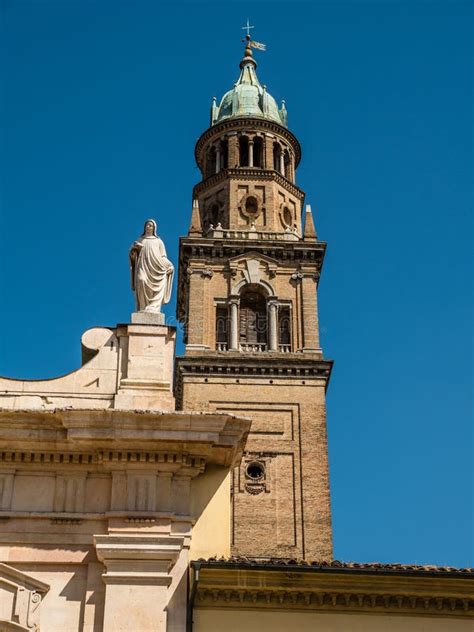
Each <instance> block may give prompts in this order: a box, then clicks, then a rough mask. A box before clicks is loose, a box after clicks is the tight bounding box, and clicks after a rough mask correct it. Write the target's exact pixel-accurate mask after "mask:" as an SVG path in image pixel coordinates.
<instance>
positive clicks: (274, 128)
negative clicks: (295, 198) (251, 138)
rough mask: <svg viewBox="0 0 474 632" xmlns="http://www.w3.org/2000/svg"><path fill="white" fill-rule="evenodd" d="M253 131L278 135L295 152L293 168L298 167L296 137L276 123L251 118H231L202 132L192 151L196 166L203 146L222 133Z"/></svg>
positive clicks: (299, 149) (299, 154)
mask: <svg viewBox="0 0 474 632" xmlns="http://www.w3.org/2000/svg"><path fill="white" fill-rule="evenodd" d="M254 130H262V131H266V132H273V133H274V134H278V135H279V136H281V137H282V138H284V139H285V140H286V141H288V142H289V143H290V145H291V146H292V147H293V149H294V152H295V167H297V166H298V164H299V162H300V160H301V145H300V144H299V141H298V139H297V138H296V136H294V134H292V133H291V132H290V131H289V130H288V129H287V128H286V127H283V126H282V125H278V123H276V122H274V121H269V120H268V119H263V118H262V119H259V118H253V117H242V118H232V119H228V120H224V121H222V122H221V123H218V124H217V125H213V126H212V127H209V128H208V129H207V130H206V131H205V132H203V133H202V134H201V136H200V137H199V138H198V141H197V143H196V147H195V149H194V157H195V159H196V163H197V165H198V166H199V154H200V153H201V151H202V148H203V146H204V145H205V144H206V143H207V142H208V141H210V140H211V139H212V138H214V137H215V136H220V135H222V134H223V133H226V132H231V131H237V132H239V131H254Z"/></svg>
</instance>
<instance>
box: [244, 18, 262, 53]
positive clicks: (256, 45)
mask: <svg viewBox="0 0 474 632" xmlns="http://www.w3.org/2000/svg"><path fill="white" fill-rule="evenodd" d="M253 28H255V27H254V26H251V24H250V21H249V19H248V18H247V24H246V25H245V26H243V27H242V29H243V30H245V31H247V35H246V36H245V39H244V40H242V41H243V42H245V41H247V46H250V47H251V48H256V49H257V50H267V45H266V44H261V43H260V42H256V41H255V40H253V39H251V38H250V29H253Z"/></svg>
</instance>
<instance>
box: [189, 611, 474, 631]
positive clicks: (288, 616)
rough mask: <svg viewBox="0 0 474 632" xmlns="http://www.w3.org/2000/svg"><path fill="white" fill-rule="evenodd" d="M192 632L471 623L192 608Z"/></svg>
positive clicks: (463, 627)
mask: <svg viewBox="0 0 474 632" xmlns="http://www.w3.org/2000/svg"><path fill="white" fill-rule="evenodd" d="M193 619H194V626H193V632H242V630H245V632H266V631H267V630H268V632H291V631H292V630H297V631H298V632H315V631H317V632H472V630H473V622H472V621H469V620H468V619H459V618H454V617H453V618H450V617H439V618H437V617H405V616H389V615H386V616H383V615H379V614H368V615H364V614H337V613H334V614H333V613H316V612H314V613H313V612H308V613H306V612H261V611H260V612H258V611H256V610H230V609H229V610H207V609H195V610H194V617H193Z"/></svg>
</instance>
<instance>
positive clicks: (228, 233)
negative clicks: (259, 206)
mask: <svg viewBox="0 0 474 632" xmlns="http://www.w3.org/2000/svg"><path fill="white" fill-rule="evenodd" d="M206 237H210V238H213V239H259V240H262V241H263V240H275V239H276V240H279V241H299V240H300V236H299V235H298V233H297V232H296V230H291V229H290V228H287V229H286V230H285V231H284V232H273V231H267V230H258V229H257V228H256V227H255V225H254V224H252V226H251V227H250V228H248V229H239V230H228V229H226V228H222V226H221V225H220V224H217V226H215V227H214V226H211V227H210V228H209V230H208V231H207V233H206Z"/></svg>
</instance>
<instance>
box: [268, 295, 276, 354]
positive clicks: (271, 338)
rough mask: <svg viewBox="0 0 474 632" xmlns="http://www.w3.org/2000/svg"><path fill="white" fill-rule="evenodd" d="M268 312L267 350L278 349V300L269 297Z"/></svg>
mask: <svg viewBox="0 0 474 632" xmlns="http://www.w3.org/2000/svg"><path fill="white" fill-rule="evenodd" d="M267 313H268V350H269V351H278V302H277V300H276V299H275V298H270V299H269V300H268V303H267Z"/></svg>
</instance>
